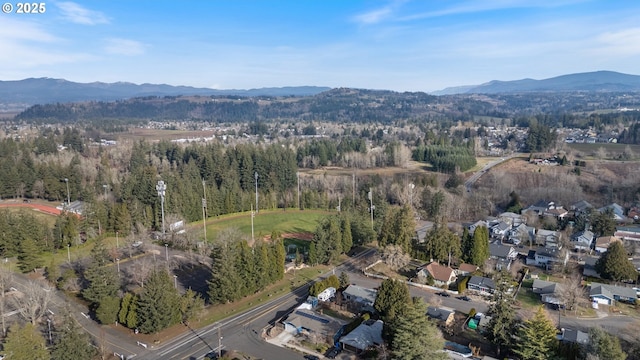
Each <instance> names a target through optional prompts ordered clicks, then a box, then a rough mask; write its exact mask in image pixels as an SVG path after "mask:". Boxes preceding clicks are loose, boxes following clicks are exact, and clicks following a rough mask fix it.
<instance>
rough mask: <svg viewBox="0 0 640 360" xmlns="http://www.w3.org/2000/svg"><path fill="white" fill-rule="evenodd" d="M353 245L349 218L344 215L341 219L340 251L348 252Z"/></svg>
mask: <svg viewBox="0 0 640 360" xmlns="http://www.w3.org/2000/svg"><path fill="white" fill-rule="evenodd" d="M352 247H353V237H352V236H351V220H350V219H349V216H345V217H344V218H343V220H342V251H344V252H345V253H347V252H349V250H351V248H352Z"/></svg>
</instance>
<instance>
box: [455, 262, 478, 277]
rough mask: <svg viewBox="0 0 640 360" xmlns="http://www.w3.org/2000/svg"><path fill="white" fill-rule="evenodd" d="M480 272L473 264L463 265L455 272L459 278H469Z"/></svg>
mask: <svg viewBox="0 0 640 360" xmlns="http://www.w3.org/2000/svg"><path fill="white" fill-rule="evenodd" d="M476 271H478V267H477V266H476V265H473V264H467V263H462V264H460V266H458V268H457V269H456V270H455V272H456V275H457V276H467V275H470V274H473V273H474V272H476Z"/></svg>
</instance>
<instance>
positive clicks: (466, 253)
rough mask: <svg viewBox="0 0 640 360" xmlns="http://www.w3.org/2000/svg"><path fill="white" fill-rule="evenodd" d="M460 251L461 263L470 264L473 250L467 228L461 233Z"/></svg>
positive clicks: (471, 239)
mask: <svg viewBox="0 0 640 360" xmlns="http://www.w3.org/2000/svg"><path fill="white" fill-rule="evenodd" d="M460 250H461V251H462V261H464V262H467V263H471V260H472V255H471V251H472V250H473V237H471V235H470V234H469V228H467V227H466V226H465V227H464V230H463V231H462V237H461V238H460Z"/></svg>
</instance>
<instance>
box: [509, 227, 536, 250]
mask: <svg viewBox="0 0 640 360" xmlns="http://www.w3.org/2000/svg"><path fill="white" fill-rule="evenodd" d="M535 236H536V228H534V227H532V226H527V225H525V224H524V223H522V224H520V225H518V226H517V227H513V228H511V230H509V242H510V243H512V244H514V245H520V244H521V243H525V244H527V245H528V244H530V243H531V242H532V240H533V239H534V238H535Z"/></svg>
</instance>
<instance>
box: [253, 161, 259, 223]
mask: <svg viewBox="0 0 640 360" xmlns="http://www.w3.org/2000/svg"><path fill="white" fill-rule="evenodd" d="M253 176H255V178H256V213H257V212H258V172H257V171H256V172H255V173H254V174H253Z"/></svg>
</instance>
